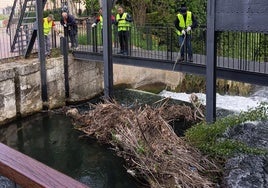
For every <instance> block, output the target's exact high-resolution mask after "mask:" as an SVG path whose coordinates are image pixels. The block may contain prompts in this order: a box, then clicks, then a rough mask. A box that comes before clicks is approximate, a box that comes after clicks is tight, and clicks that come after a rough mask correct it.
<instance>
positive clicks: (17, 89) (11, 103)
mask: <svg viewBox="0 0 268 188" xmlns="http://www.w3.org/2000/svg"><path fill="white" fill-rule="evenodd" d="M0 66H1V69H0V70H1V71H0V112H1V114H0V124H2V123H4V122H7V121H9V120H12V119H14V118H16V116H17V115H20V116H27V115H30V114H33V113H36V112H39V111H41V110H42V108H43V106H44V105H46V106H48V108H49V109H53V108H58V107H62V106H64V105H65V104H66V101H68V102H79V101H85V100H89V99H91V98H93V97H95V96H96V95H98V94H100V93H102V92H103V88H104V76H103V74H104V72H103V71H104V69H103V63H100V62H93V61H81V60H80V61H79V60H74V59H73V56H72V55H70V56H69V88H70V90H69V98H66V96H65V78H64V62H63V57H58V58H49V59H47V62H46V68H47V94H48V101H46V102H43V101H42V98H41V78H40V63H39V60H38V59H23V60H18V61H16V62H11V63H5V64H1V65H0ZM181 75H182V74H181V73H177V72H171V71H163V70H156V69H146V68H141V67H134V66H125V65H118V64H114V85H117V84H128V85H131V86H132V88H137V87H140V86H144V85H147V84H152V83H159V82H160V83H166V84H167V86H168V87H170V88H173V89H174V88H175V87H176V86H177V85H178V83H179V82H180V80H181V78H182V76H181Z"/></svg>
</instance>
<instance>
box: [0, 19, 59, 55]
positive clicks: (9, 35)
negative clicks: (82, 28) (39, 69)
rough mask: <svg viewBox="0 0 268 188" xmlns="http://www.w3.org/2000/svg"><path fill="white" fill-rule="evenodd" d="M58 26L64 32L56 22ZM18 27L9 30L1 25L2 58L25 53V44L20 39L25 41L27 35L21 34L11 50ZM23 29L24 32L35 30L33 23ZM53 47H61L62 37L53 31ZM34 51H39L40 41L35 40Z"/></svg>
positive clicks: (0, 50) (0, 47) (0, 48)
mask: <svg viewBox="0 0 268 188" xmlns="http://www.w3.org/2000/svg"><path fill="white" fill-rule="evenodd" d="M56 27H57V29H58V30H59V31H61V32H62V33H63V28H62V27H61V25H60V24H59V23H57V24H56ZM16 29H17V28H16V27H15V26H14V27H11V28H10V29H9V30H8V32H7V31H6V28H3V27H1V28H0V44H1V45H0V59H6V58H10V57H17V56H21V55H24V51H25V49H23V47H24V46H25V45H24V44H22V43H20V41H25V40H24V38H22V37H26V36H27V35H26V36H19V39H18V42H17V45H16V48H15V50H14V51H13V52H12V51H11V43H12V42H13V39H14V38H13V37H14V35H15V33H16ZM20 29H21V30H24V32H29V31H32V30H33V25H32V26H30V27H27V28H23V27H22V28H20ZM51 47H52V48H59V47H60V37H59V36H58V35H56V33H55V32H53V31H52V32H51ZM32 52H33V53H35V52H38V43H37V42H35V44H34V47H33V50H32Z"/></svg>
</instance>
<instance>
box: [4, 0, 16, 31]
mask: <svg viewBox="0 0 268 188" xmlns="http://www.w3.org/2000/svg"><path fill="white" fill-rule="evenodd" d="M17 1H18V0H14V2H13V6H12V10H11V14H10V16H9V19H8V23H7V28H6V32H7V33H8V30H9V29H10V25H11V22H12V20H13V16H14V13H15V8H16V5H17Z"/></svg>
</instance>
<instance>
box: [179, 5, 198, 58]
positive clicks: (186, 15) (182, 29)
mask: <svg viewBox="0 0 268 188" xmlns="http://www.w3.org/2000/svg"><path fill="white" fill-rule="evenodd" d="M174 25H175V27H176V29H177V31H176V32H177V34H178V36H179V45H180V49H181V51H180V53H181V58H180V59H179V61H184V60H185V59H186V57H185V56H184V51H185V47H186V50H187V53H188V58H189V59H188V60H189V61H190V62H192V61H193V51H192V44H191V34H192V33H191V32H192V29H194V28H196V27H197V20H196V19H195V17H194V15H193V13H192V12H191V11H188V10H187V7H186V4H182V5H181V8H180V11H179V13H178V14H177V16H176V19H175V21H174Z"/></svg>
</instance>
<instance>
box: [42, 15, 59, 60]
mask: <svg viewBox="0 0 268 188" xmlns="http://www.w3.org/2000/svg"><path fill="white" fill-rule="evenodd" d="M43 28H44V36H45V41H44V42H45V55H46V56H50V53H51V37H50V31H51V29H52V28H53V30H54V31H55V32H56V33H57V34H59V31H58V29H57V28H56V25H55V23H54V16H53V14H49V15H48V16H47V17H46V18H43Z"/></svg>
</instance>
